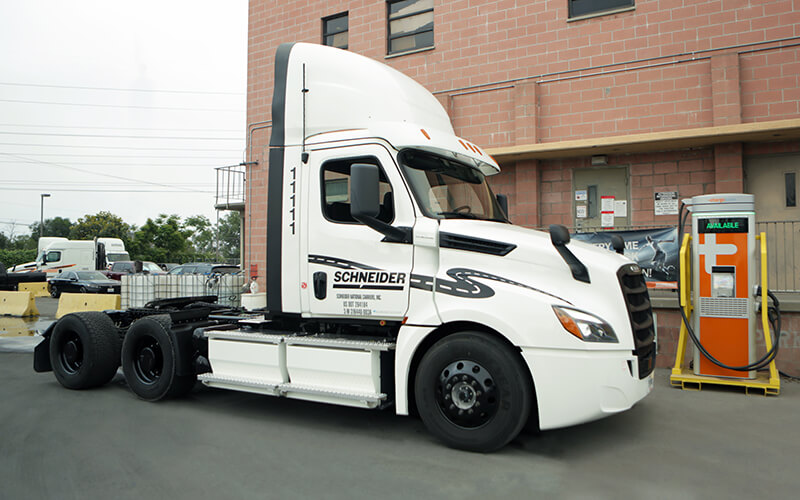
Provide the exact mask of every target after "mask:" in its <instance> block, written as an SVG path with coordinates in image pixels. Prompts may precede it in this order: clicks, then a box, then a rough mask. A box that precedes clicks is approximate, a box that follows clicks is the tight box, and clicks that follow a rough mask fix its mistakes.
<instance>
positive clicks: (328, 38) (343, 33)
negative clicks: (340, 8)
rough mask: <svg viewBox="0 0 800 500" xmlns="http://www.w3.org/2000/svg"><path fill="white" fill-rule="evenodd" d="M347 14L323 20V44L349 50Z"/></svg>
mask: <svg viewBox="0 0 800 500" xmlns="http://www.w3.org/2000/svg"><path fill="white" fill-rule="evenodd" d="M348 24H349V23H348V20H347V12H342V13H341V14H336V15H335V16H330V17H326V18H323V19H322V44H323V45H330V46H331V47H337V48H340V49H347V29H348Z"/></svg>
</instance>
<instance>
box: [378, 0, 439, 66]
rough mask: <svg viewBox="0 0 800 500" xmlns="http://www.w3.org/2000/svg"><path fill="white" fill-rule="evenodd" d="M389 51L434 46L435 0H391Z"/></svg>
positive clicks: (390, 52)
mask: <svg viewBox="0 0 800 500" xmlns="http://www.w3.org/2000/svg"><path fill="white" fill-rule="evenodd" d="M386 4H387V11H388V17H389V19H388V22H389V30H388V32H389V40H388V53H389V54H397V53H399V52H407V51H410V50H417V49H423V48H425V47H433V0H389V1H388V2H386Z"/></svg>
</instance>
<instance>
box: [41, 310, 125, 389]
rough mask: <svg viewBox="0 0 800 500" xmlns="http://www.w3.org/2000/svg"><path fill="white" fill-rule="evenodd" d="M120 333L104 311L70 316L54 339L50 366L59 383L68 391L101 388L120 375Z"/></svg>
mask: <svg viewBox="0 0 800 500" xmlns="http://www.w3.org/2000/svg"><path fill="white" fill-rule="evenodd" d="M119 353H120V341H119V333H118V330H117V327H116V326H115V325H114V322H113V321H111V318H109V317H108V316H106V315H105V314H103V313H102V312H94V311H92V312H79V313H73V314H68V315H66V316H64V317H63V318H61V319H60V320H58V323H57V324H56V326H55V328H54V329H53V334H52V336H51V337H50V365H51V366H52V367H53V373H55V376H56V380H58V381H59V383H60V384H61V385H63V386H64V387H66V388H68V389H89V388H91V387H98V386H101V385H103V384H105V383H107V382H108V381H110V380H111V379H112V378H114V374H115V373H117V368H118V367H119Z"/></svg>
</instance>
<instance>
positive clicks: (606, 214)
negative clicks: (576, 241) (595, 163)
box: [572, 167, 631, 231]
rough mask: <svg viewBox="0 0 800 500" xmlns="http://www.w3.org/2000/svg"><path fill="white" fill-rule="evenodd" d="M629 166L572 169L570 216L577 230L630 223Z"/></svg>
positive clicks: (610, 227)
mask: <svg viewBox="0 0 800 500" xmlns="http://www.w3.org/2000/svg"><path fill="white" fill-rule="evenodd" d="M628 192H629V190H628V168H627V167H608V168H582V169H575V170H573V172H572V219H573V220H574V221H575V223H574V225H575V228H576V230H578V231H594V230H598V229H601V228H607V229H613V228H619V227H627V226H629V225H630V211H631V207H630V204H629V196H628Z"/></svg>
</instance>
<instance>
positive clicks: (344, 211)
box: [322, 157, 394, 224]
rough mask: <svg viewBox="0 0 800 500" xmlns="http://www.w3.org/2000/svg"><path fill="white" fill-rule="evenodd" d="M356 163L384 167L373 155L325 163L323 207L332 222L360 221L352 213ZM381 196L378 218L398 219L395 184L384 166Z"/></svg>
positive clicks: (389, 220) (348, 222) (349, 222)
mask: <svg viewBox="0 0 800 500" xmlns="http://www.w3.org/2000/svg"><path fill="white" fill-rule="evenodd" d="M354 163H369V164H372V165H377V166H378V167H379V168H380V163H378V160H377V159H376V158H372V157H362V158H348V159H346V160H333V161H329V162H326V163H325V164H324V165H323V166H322V211H323V213H324V214H325V218H326V219H328V220H329V221H331V222H341V223H345V224H358V222H357V221H356V220H355V219H353V217H352V216H351V215H350V166H351V165H353V164H354ZM379 199H380V200H381V207H380V211H379V212H378V219H379V220H381V221H383V222H385V223H387V224H391V222H392V221H393V220H394V197H393V193H392V185H391V184H389V180H388V179H387V178H386V174H385V173H384V171H383V169H382V168H381V175H380V198H379Z"/></svg>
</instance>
